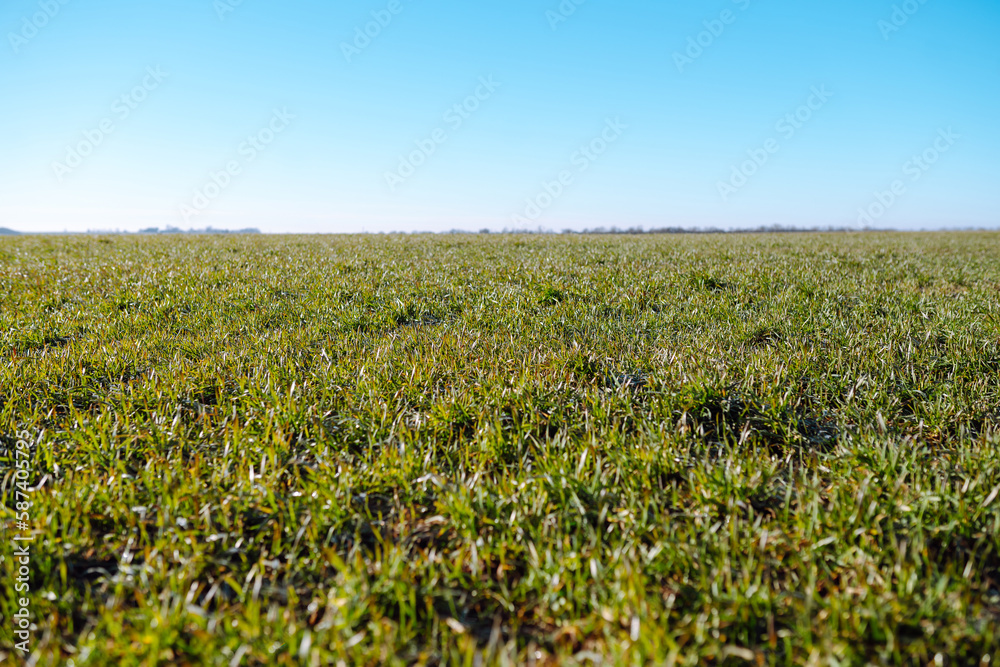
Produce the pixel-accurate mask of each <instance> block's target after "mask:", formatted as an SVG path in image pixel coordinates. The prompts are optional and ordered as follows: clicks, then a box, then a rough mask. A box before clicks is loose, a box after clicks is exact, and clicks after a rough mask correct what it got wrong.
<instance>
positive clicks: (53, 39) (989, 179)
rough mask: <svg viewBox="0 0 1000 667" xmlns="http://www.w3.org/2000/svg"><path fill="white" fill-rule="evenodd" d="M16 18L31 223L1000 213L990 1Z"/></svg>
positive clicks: (17, 14) (290, 5)
mask: <svg viewBox="0 0 1000 667" xmlns="http://www.w3.org/2000/svg"><path fill="white" fill-rule="evenodd" d="M576 2H580V0H576ZM560 7H562V10H560ZM570 10H573V11H570ZM373 12H374V14H373ZM393 12H395V13H393ZM564 14H565V15H564ZM378 19H381V21H382V23H386V25H384V26H382V25H378V23H372V22H373V21H376V20H378ZM390 19H391V20H390ZM563 19H565V20H563ZM904 19H905V20H904ZM366 28H367V30H368V32H369V33H371V34H373V35H375V36H374V37H366V36H363V35H364V31H365V30H366ZM359 33H360V35H362V36H359ZM0 35H2V36H3V38H4V39H3V44H0V90H2V91H3V103H2V104H0V127H2V128H3V129H4V139H3V142H2V149H0V226H5V227H12V228H15V229H18V230H22V231H62V230H71V231H73V230H87V229H115V228H120V229H123V230H125V229H127V230H137V229H140V228H144V227H161V228H162V227H166V226H168V225H173V226H178V227H183V228H188V227H205V226H213V227H220V228H239V227H247V226H255V227H259V228H261V229H262V230H264V231H268V232H286V231H288V232H292V231H294V232H354V231H362V230H366V231H389V230H400V231H410V230H430V231H439V230H447V229H451V228H464V229H470V230H477V229H480V228H484V227H486V228H492V229H494V230H498V229H501V228H504V227H515V226H519V227H528V228H532V229H534V228H538V227H543V228H547V229H553V230H561V229H564V228H575V229H580V228H584V227H591V228H592V227H598V226H605V227H611V226H618V227H630V226H643V227H646V228H651V227H663V226H702V227H705V226H717V227H722V228H730V227H747V226H757V225H763V224H781V225H799V226H826V225H837V226H854V225H858V224H868V220H867V219H866V218H864V217H862V215H861V213H860V212H859V209H860V211H864V212H866V213H867V215H869V216H870V220H871V223H872V224H873V226H877V227H894V228H949V227H967V226H975V227H994V228H995V227H1000V216H998V213H1000V183H998V180H1000V179H998V177H1000V163H998V155H1000V123H998V121H997V119H998V118H1000V85H998V84H1000V39H998V35H1000V3H998V2H996V0H947V1H946V0H925V1H924V2H921V1H920V0H909V1H908V2H900V1H899V0H895V1H894V0H842V1H841V2H839V3H835V4H831V3H819V2H802V0H738V1H734V0H710V1H704V2H680V1H679V0H644V1H638V0H617V1H616V2H608V1H606V0H604V1H602V0H584V1H583V2H581V4H579V5H576V4H575V2H574V0H566V1H565V2H563V3H562V4H560V0H473V1H467V2H443V3H433V2H429V1H428V0H357V1H354V2H319V1H314V0H313V1H307V0H286V1H285V2H281V3H278V2H267V1H266V0H242V2H239V0H217V1H216V0H171V2H149V1H145V2H142V1H140V2H136V1H135V0H131V1H129V2H126V1H125V0H101V1H100V2H93V1H89V2H88V1H86V0H41V1H39V0H4V2H3V3H0ZM699 41H700V42H701V45H698V42H699ZM483 82H485V83H483ZM813 91H818V93H819V94H817V93H816V92H813ZM477 95H478V97H477ZM810 104H811V106H812V108H811V109H810V108H809V105H810ZM455 105H464V106H460V107H459V109H458V110H456V109H455V108H454V107H455ZM788 114H792V118H791V120H789V119H788V118H787V116H788ZM795 114H798V116H799V118H798V119H795ZM105 130H110V132H106V131H105ZM251 137H252V138H253V139H252V140H251V139H250V138H251ZM255 144H256V145H255ZM421 146H422V147H421ZM582 148H583V149H586V150H585V151H581V149H582ZM414 151H416V152H414ZM83 153H86V155H82V154H83ZM921 156H923V157H921ZM914 157H916V158H918V159H919V161H914ZM755 158H756V163H755V162H753V160H754V159H755ZM748 160H750V161H751V162H748ZM401 162H402V164H401ZM758 163H760V164H758ZM227 168H228V169H230V172H229V173H227V171H226V170H227ZM734 168H735V170H736V171H735V173H734ZM213 174H214V181H213ZM560 179H562V182H560ZM893 189H895V190H896V192H895V193H894V192H893ZM206 190H207V192H206ZM199 193H200V194H199ZM876 193H878V194H876ZM880 199H881V200H882V201H881V203H880V202H879V200H880Z"/></svg>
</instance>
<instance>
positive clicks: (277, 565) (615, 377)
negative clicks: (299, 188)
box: [0, 233, 1000, 667]
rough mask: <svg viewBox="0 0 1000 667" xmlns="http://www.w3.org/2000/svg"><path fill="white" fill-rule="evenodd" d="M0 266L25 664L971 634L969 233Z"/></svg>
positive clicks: (983, 325) (922, 648) (791, 660)
mask: <svg viewBox="0 0 1000 667" xmlns="http://www.w3.org/2000/svg"><path fill="white" fill-rule="evenodd" d="M0 284H2V289H0V308H2V311H0V319H2V327H0V335H2V340H0V351H2V355H3V363H2V370H0V434H2V442H0V479H2V487H0V495H2V497H3V505H4V507H3V508H0V512H2V514H0V518H2V523H3V526H4V533H3V546H2V547H0V549H2V551H0V553H2V554H3V555H4V557H5V560H4V561H3V563H2V564H0V578H2V579H0V582H2V583H0V593H2V599H0V612H2V614H3V630H2V632H0V662H2V663H4V664H18V663H19V662H20V660H21V659H22V658H24V657H26V656H23V655H22V654H21V653H20V652H19V651H18V650H17V649H16V648H15V644H16V643H17V642H19V641H20V639H19V638H18V636H16V635H15V634H14V630H15V629H16V628H15V624H14V621H16V618H15V619H13V620H12V618H13V615H14V614H15V613H17V612H18V610H19V608H20V602H19V601H18V600H19V598H20V597H21V596H23V595H27V596H28V598H27V599H28V600H29V605H28V609H29V611H30V614H31V618H32V621H33V622H32V625H31V627H30V633H29V634H30V642H29V648H30V650H31V651H32V653H33V659H34V660H35V662H34V663H32V664H35V665H57V664H59V665H62V664H74V665H98V666H104V665H119V664H120V665H154V664H164V665H165V664H177V665H202V664H206V665H233V666H235V665H265V664H285V665H298V664H305V665H327V664H331V665H335V664H344V665H379V664H398V665H424V664H427V665H438V664H442V665H451V664H460V665H492V664H538V665H545V664H569V665H571V664H587V665H589V664H630V665H641V664H674V663H676V664H686V665H703V664H710V665H711V664H715V665H721V664H726V665H730V664H731V665H742V664H763V665H770V664H776V665H785V664H813V665H835V664H842V665H854V664H867V663H874V664H881V663H888V664H912V665H926V664H945V665H976V666H980V667H986V666H987V665H995V664H998V663H1000V497H998V494H1000V448H998V444H1000V234H990V233H965V234H948V235H946V234H898V235H897V234H882V233H879V234H827V235H819V234H817V235H813V234H780V235H646V236H576V235H562V236H535V235H513V236H498V235H450V236H341V237H336V236H331V237H280V236H279V237H262V236H190V237H189V236H176V237H162V236H161V237H155V236H109V237H77V236H65V237H44V236H26V237H8V238H3V239H2V240H0ZM19 434H21V435H20V439H21V442H22V443H27V444H26V445H25V444H22V445H20V447H21V449H20V450H19V449H18V447H19V445H18V444H17V441H18V439H19ZM25 436H26V437H25ZM19 451H20V452H22V454H23V457H22V458H18V456H17V453H18V452H19ZM19 460H20V461H26V462H28V463H29V464H30V470H29V472H28V476H29V479H28V480H27V482H22V486H21V488H20V489H19V488H18V485H17V482H18V478H17V474H16V470H17V468H16V465H17V461H19ZM23 465H24V464H22V466H23ZM22 469H23V470H28V468H24V467H22ZM22 477H23V473H22ZM19 491H20V492H21V493H22V494H24V495H25V496H26V497H29V498H30V502H31V505H30V507H29V508H28V509H27V510H26V512H27V514H28V516H27V518H26V521H24V522H23V523H24V524H26V525H21V526H20V527H19V526H18V523H17V516H16V515H17V514H18V513H19V512H18V508H17V502H18V501H19V498H18V496H17V494H18V492H19ZM15 536H22V537H24V536H33V537H34V541H33V542H31V543H30V545H31V547H30V550H31V555H30V564H29V565H28V569H29V572H30V574H29V575H28V576H27V578H26V579H27V583H28V584H29V592H27V593H20V594H17V593H14V585H15V581H16V578H17V572H18V567H19V566H18V565H17V560H16V558H15V557H14V553H13V549H14V545H16V544H23V543H21V542H15V541H14V537H15ZM8 660H9V661H10V662H9V663H8V662H7V661H8ZM70 661H72V662H70Z"/></svg>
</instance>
